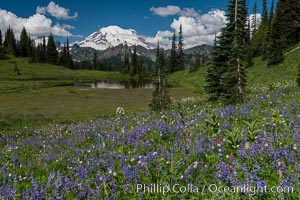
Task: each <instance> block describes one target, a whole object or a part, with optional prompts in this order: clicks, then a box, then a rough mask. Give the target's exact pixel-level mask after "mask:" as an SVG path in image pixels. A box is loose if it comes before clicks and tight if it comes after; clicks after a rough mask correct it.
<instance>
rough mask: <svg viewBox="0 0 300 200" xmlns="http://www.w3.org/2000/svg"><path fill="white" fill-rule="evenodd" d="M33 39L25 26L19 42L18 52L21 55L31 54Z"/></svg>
mask: <svg viewBox="0 0 300 200" xmlns="http://www.w3.org/2000/svg"><path fill="white" fill-rule="evenodd" d="M30 41H31V39H30V38H29V36H28V34H27V31H26V29H25V27H23V29H22V32H21V35H20V42H19V44H18V54H19V56H21V57H27V56H29V51H30V48H31V44H30Z"/></svg>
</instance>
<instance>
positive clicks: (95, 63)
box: [93, 51, 98, 70]
mask: <svg viewBox="0 0 300 200" xmlns="http://www.w3.org/2000/svg"><path fill="white" fill-rule="evenodd" d="M97 57H98V56H97V51H94V59H93V68H94V70H96V69H97V68H98V64H97V63H98V61H97V60H98V58H97Z"/></svg>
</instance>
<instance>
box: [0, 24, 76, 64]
mask: <svg viewBox="0 0 300 200" xmlns="http://www.w3.org/2000/svg"><path fill="white" fill-rule="evenodd" d="M69 50H70V47H69V41H68V40H67V43H66V44H64V46H63V48H62V51H60V52H58V50H57V45H56V44H55V41H54V38H53V35H52V34H50V35H49V37H48V42H47V43H46V38H45V37H43V39H42V42H41V43H39V44H37V45H36V44H35V41H34V40H33V39H31V38H30V36H29V35H28V33H27V31H26V29H25V27H23V29H22V32H21V34H20V40H19V41H17V40H16V39H15V34H14V31H13V29H12V28H11V27H8V29H7V30H6V32H5V37H4V40H3V38H2V32H1V31H0V58H1V59H5V58H6V57H7V56H9V55H10V56H15V57H29V58H30V61H31V62H38V63H49V64H54V65H62V66H65V67H68V68H71V69H73V61H72V56H71V54H70V51H69Z"/></svg>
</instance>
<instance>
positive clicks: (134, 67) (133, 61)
mask: <svg viewBox="0 0 300 200" xmlns="http://www.w3.org/2000/svg"><path fill="white" fill-rule="evenodd" d="M137 67H138V58H137V53H136V46H134V48H133V54H132V57H131V65H130V72H129V74H130V76H135V75H136V74H137V70H138V69H137Z"/></svg>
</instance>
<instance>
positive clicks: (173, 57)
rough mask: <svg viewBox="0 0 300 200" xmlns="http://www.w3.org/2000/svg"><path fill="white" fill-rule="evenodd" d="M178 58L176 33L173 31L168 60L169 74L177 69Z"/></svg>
mask: <svg viewBox="0 0 300 200" xmlns="http://www.w3.org/2000/svg"><path fill="white" fill-rule="evenodd" d="M177 59H178V57H177V45H176V33H175V31H174V33H173V38H172V45H171V52H170V60H169V72H171V73H172V72H175V71H177V69H178V67H177V66H178V60H177Z"/></svg>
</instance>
